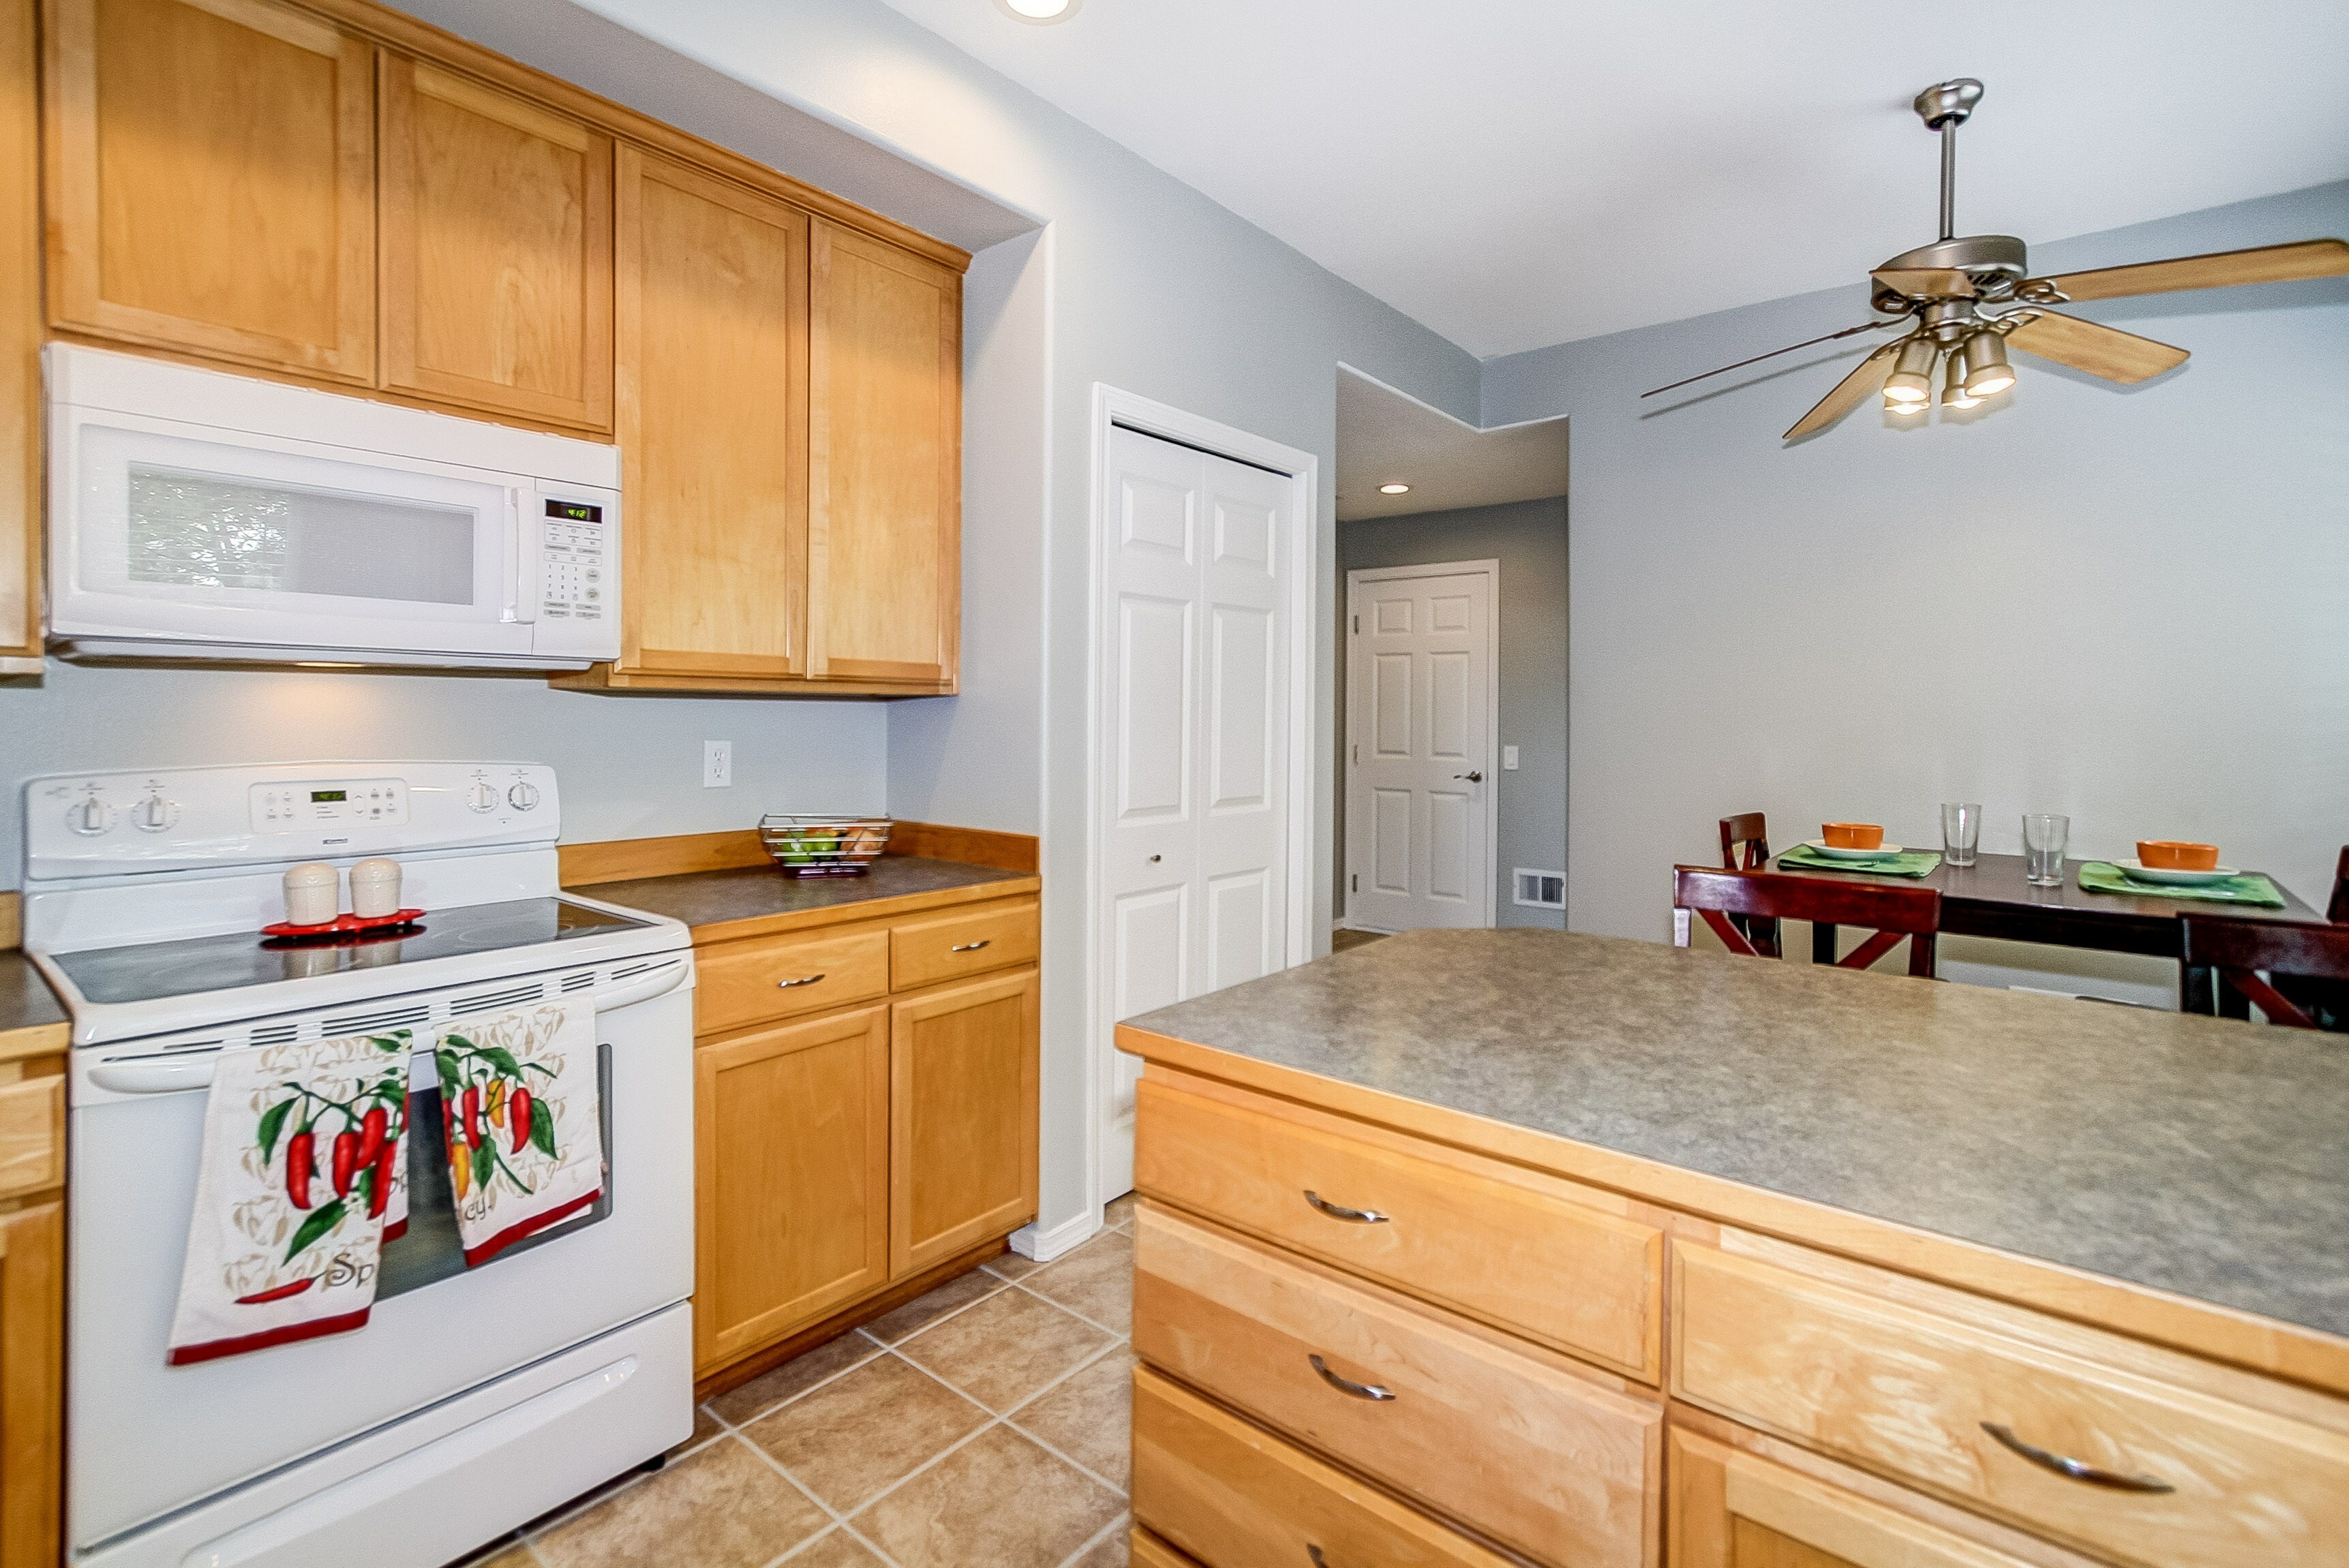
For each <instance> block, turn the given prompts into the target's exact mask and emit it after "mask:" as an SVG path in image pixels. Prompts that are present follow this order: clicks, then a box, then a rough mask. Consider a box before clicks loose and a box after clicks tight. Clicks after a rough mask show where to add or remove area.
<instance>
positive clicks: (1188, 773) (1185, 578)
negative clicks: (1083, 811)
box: [1100, 428, 1292, 1193]
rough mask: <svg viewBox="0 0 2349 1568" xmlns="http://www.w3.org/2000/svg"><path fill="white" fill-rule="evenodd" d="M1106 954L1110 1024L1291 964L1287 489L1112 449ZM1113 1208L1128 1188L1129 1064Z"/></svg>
mask: <svg viewBox="0 0 2349 1568" xmlns="http://www.w3.org/2000/svg"><path fill="white" fill-rule="evenodd" d="M1108 457H1109V463H1110V469H1111V472H1110V490H1109V494H1110V501H1111V504H1110V506H1109V509H1108V516H1107V518H1106V520H1105V521H1106V522H1107V529H1108V534H1109V537H1108V538H1107V539H1105V540H1104V541H1103V542H1102V544H1103V548H1104V549H1105V550H1106V551H1107V552H1108V556H1109V560H1108V588H1109V593H1108V598H1107V603H1106V604H1105V606H1104V609H1105V613H1106V614H1107V616H1108V617H1109V621H1110V624H1109V625H1108V626H1107V627H1106V628H1104V629H1105V632H1106V634H1107V635H1106V639H1105V641H1106V646H1105V649H1104V654H1105V659H1104V667H1103V669H1102V702H1103V713H1102V748H1101V755H1100V766H1101V769H1102V777H1101V799H1102V816H1103V819H1104V822H1105V826H1104V831H1103V835H1102V836H1103V846H1102V867H1101V875H1102V892H1103V898H1102V920H1103V923H1104V925H1103V929H1102V932H1101V943H1100V951H1101V953H1102V965H1103V968H1104V971H1105V972H1104V974H1103V975H1102V983H1103V984H1104V985H1106V986H1107V987H1108V993H1109V997H1110V1002H1111V1008H1112V1015H1113V1016H1114V1017H1116V1018H1121V1019H1122V1018H1129V1017H1132V1016H1134V1015H1135V1014H1138V1013H1144V1012H1148V1011H1150V1010H1151V1009H1152V1008H1154V1007H1163V1006H1167V1005H1168V1004H1169V1003H1173V1002H1179V1001H1183V1000H1185V999H1187V998H1189V997H1192V996H1197V995H1204V994H1205V993H1206V992H1209V991H1216V990H1220V989H1222V988H1223V987H1224V986H1226V985H1237V984H1239V983H1240V982H1241V981H1243V980H1253V979H1256V978H1257V977H1258V976H1260V975H1269V974H1271V973H1272V972H1273V971H1275V970H1277V969H1279V968H1281V967H1282V966H1283V965H1284V963H1285V961H1286V953H1287V946H1288V885H1287V883H1288V792H1287V790H1288V762H1289V744H1288V718H1289V716H1288V610H1287V605H1288V573H1289V571H1290V570H1291V567H1290V563H1289V562H1288V561H1286V560H1285V559H1284V558H1283V557H1284V555H1285V553H1286V552H1287V550H1288V539H1289V519H1288V508H1289V506H1290V505H1291V504H1292V501H1291V496H1292V488H1291V484H1290V481H1289V480H1288V477H1287V476H1285V475H1281V474H1275V473H1270V472H1268V471H1266V470H1265V469H1257V468H1253V467H1250V466H1249V465H1247V464H1245V463H1237V462H1233V461H1231V460H1229V459H1224V458H1219V457H1215V456H1212V455H1210V454H1208V453H1206V452H1202V451H1197V450H1195V449H1191V448H1189V447H1183V446H1177V445H1175V444H1174V443H1173V442H1171V441H1162V440H1159V439H1157V438H1154V437H1150V436H1144V435H1141V434H1139V433H1137V432H1135V431H1133V430H1128V429H1124V428H1113V429H1112V430H1111V431H1110V440H1109V449H1108ZM1113 1060H1114V1061H1115V1064H1116V1066H1115V1069H1114V1081H1113V1083H1112V1085H1111V1086H1110V1092H1111V1095H1112V1103H1111V1117H1110V1125H1109V1129H1108V1137H1107V1139H1106V1146H1105V1147H1104V1149H1103V1150H1102V1191H1104V1192H1109V1193H1115V1192H1122V1191H1126V1190H1127V1189H1128V1188H1129V1187H1131V1186H1132V1185H1133V1084H1134V1081H1135V1080H1136V1078H1138V1077H1139V1076H1140V1069H1141V1063H1140V1061H1139V1060H1138V1059H1137V1058H1135V1057H1128V1056H1125V1055H1123V1054H1122V1053H1119V1054H1116V1055H1115V1056H1114V1057H1113Z"/></svg>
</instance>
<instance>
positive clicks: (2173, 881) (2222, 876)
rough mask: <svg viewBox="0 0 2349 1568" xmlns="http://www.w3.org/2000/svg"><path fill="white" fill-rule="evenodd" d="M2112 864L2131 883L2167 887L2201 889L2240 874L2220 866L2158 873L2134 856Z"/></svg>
mask: <svg viewBox="0 0 2349 1568" xmlns="http://www.w3.org/2000/svg"><path fill="white" fill-rule="evenodd" d="M2113 864H2115V865H2116V866H2118V867H2120V868H2121V874H2122V875H2123V876H2125V877H2127V878H2128V879H2129V880H2130V881H2131V882H2155V883H2158V884H2161V885H2164V886H2168V887H2203V886H2206V885H2208V884H2209V883H2211V882H2225V881H2226V880H2227V879H2228V878H2229V877H2231V876H2240V875H2241V874H2242V873H2241V872H2238V871H2237V870H2235V868H2234V867H2232V866H2220V867H2219V868H2218V869H2217V870H2216V871H2208V872H2167V871H2159V870H2157V869H2156V868H2154V867H2152V866H2147V865H2139V864H2138V863H2137V859H2136V857H2135V856H2131V857H2130V858H2129V859H2127V860H2125V861H2114V862H2113Z"/></svg>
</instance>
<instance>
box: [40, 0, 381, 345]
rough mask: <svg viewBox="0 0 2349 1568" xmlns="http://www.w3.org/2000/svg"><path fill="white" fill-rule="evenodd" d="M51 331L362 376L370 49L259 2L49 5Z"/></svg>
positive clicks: (370, 182) (369, 329) (370, 276)
mask: <svg viewBox="0 0 2349 1568" xmlns="http://www.w3.org/2000/svg"><path fill="white" fill-rule="evenodd" d="M47 68H48V92H47V159H48V177H49V214H50V222H49V225H48V243H49V257H48V261H49V278H48V295H49V320H50V322H51V324H52V325H56V326H58V327H62V328H67V329H69V330H72V331H77V332H85V333H94V334H98V335H103V336H109V337H117V338H123V339H127V340H129V341H131V342H135V343H140V344H149V345H154V346H164V347H175V348H185V349H189V350H191V351H194V352H197V353H201V354H205V355H210V356H215V357H220V358H225V359H231V360H236V361H239V362H242V363H245V364H251V365H257V366H265V367H269V368H274V369H284V370H291V371H296V372H299V373H301V374H304V375H306V376H313V377H326V378H329V379H333V380H339V381H350V382H357V383H362V384H364V383H367V382H369V381H372V380H373V378H374V376H375V368H376V366H375V145H374V130H373V123H372V122H373V112H374V93H373V81H372V69H373V50H372V48H371V47H370V46H368V45H367V43H366V42H365V41H364V40H362V39H359V38H355V37H351V36H347V35H345V34H342V33H340V32H338V31H336V29H335V28H334V27H333V26H329V25H328V24H326V23H325V22H323V21H320V20H318V19H317V18H316V17H314V16H311V15H307V14H305V13H303V12H298V11H293V10H289V9H286V8H285V7H283V6H279V5H271V4H268V3H267V0H49V5H48V9H47Z"/></svg>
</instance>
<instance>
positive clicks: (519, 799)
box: [506, 781, 538, 811]
mask: <svg viewBox="0 0 2349 1568" xmlns="http://www.w3.org/2000/svg"><path fill="white" fill-rule="evenodd" d="M506 799H507V800H508V801H510V802H512V806H513V809H514V810H517V811H527V810H530V809H531V808H532V807H533V806H535V805H537V804H538V786H537V785H535V784H532V783H529V782H526V781H525V782H523V783H520V784H516V785H515V786H514V787H513V788H512V789H509V790H507V791H506Z"/></svg>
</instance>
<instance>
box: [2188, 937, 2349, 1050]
mask: <svg viewBox="0 0 2349 1568" xmlns="http://www.w3.org/2000/svg"><path fill="white" fill-rule="evenodd" d="M2180 923H2181V924H2182V925H2184V927H2185V928H2186V929H2185V942H2184V944H2183V945H2182V946H2181V947H2180V949H2179V951H2178V965H2179V968H2180V973H2181V974H2182V973H2183V972H2184V971H2185V970H2187V969H2191V968H2195V967H2198V966H2201V967H2208V968H2210V969H2214V970H2216V971H2218V975H2219V982H2220V985H2232V986H2233V987H2234V988H2235V989H2236V990H2238V991H2240V992H2241V993H2242V994H2243V995H2245V996H2248V997H2250V998H2251V1001H2252V1002H2254V1003H2256V1004H2257V1005H2258V1006H2259V1009H2260V1011H2261V1012H2262V1013H2265V1014H2266V1015H2267V1016H2268V1022H2269V1023H2271V1024H2282V1025H2285V1026H2289V1027H2292V1028H2295V1029H2313V1028H2315V1027H2316V1020H2315V1019H2314V1018H2312V1017H2310V1016H2308V1014H2307V1012H2306V1011H2305V1010H2304V1009H2303V1008H2302V1006H2301V1005H2300V1004H2299V1003H2298V1002H2296V1001H2294V1000H2292V998H2290V997H2288V996H2286V995H2284V994H2283V993H2282V992H2281V991H2279V990H2277V989H2276V988H2275V986H2273V985H2271V984H2269V983H2268V981H2267V980H2266V979H2264V978H2262V977H2261V974H2260V971H2261V970H2266V971H2267V972H2268V974H2270V975H2284V976H2292V977H2296V978H2301V979H2309V980H2349V927H2344V926H2338V925H2330V924H2328V925H2317V924H2313V923H2301V922H2298V921H2282V920H2229V919H2228V918H2227V917H2226V916H2224V915H2216V914H2189V915H2185V916H2182V917H2180ZM2209 1000H2210V1004H2211V1006H2214V1007H2215V1006H2217V1003H2218V996H2217V987H2216V986H2213V987H2212V988H2211V995H2210V998H2209Z"/></svg>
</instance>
